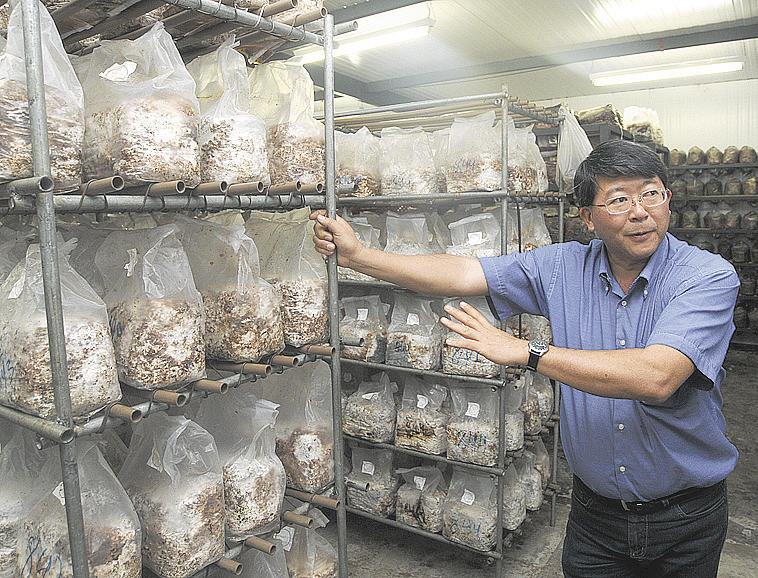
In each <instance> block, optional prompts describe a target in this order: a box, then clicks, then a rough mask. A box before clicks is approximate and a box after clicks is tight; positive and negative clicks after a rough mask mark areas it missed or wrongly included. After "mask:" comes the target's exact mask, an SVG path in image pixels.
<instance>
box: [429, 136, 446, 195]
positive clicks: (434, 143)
mask: <svg viewBox="0 0 758 578" xmlns="http://www.w3.org/2000/svg"><path fill="white" fill-rule="evenodd" d="M429 138H430V139H431V140H430V142H431V147H432V157H434V167H435V169H437V186H438V187H439V192H440V193H442V194H445V193H447V177H446V171H447V163H448V150H449V148H450V129H449V128H443V129H441V130H435V131H434V132H433V133H432V134H431V135H430V137H429Z"/></svg>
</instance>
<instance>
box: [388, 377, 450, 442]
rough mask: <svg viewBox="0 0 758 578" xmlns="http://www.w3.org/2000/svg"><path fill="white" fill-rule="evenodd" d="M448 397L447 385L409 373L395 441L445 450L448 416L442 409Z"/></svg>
mask: <svg viewBox="0 0 758 578" xmlns="http://www.w3.org/2000/svg"><path fill="white" fill-rule="evenodd" d="M446 397H447V388H446V387H444V386H442V385H439V384H437V383H431V382H428V381H422V380H420V379H417V378H415V377H413V376H410V375H408V376H406V377H405V386H404V388H403V403H402V405H401V407H400V409H399V410H398V412H397V427H396V428H395V445H398V446H403V447H406V448H413V449H416V450H419V451H422V452H426V453H429V454H442V453H444V452H445V449H446V448H447V433H446V430H445V426H446V425H447V420H448V416H447V414H446V413H444V412H443V411H442V403H443V402H444V401H445V398H446Z"/></svg>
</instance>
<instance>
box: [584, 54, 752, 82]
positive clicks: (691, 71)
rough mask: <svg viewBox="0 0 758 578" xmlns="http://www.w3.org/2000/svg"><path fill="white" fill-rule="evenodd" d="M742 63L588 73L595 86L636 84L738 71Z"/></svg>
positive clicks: (731, 62)
mask: <svg viewBox="0 0 758 578" xmlns="http://www.w3.org/2000/svg"><path fill="white" fill-rule="evenodd" d="M744 64H745V63H744V62H743V61H741V60H728V61H724V62H709V63H701V64H694V63H693V64H690V65H684V66H669V67H666V68H660V67H656V68H644V69H636V70H627V71H617V72H603V73H598V74H590V80H591V81H592V84H594V85H595V86H613V85H618V84H636V83H638V82H651V81H655V80H668V79H673V78H689V77H691V76H704V75H707V74H723V73H726V72H738V71H740V70H742V67H743V66H744Z"/></svg>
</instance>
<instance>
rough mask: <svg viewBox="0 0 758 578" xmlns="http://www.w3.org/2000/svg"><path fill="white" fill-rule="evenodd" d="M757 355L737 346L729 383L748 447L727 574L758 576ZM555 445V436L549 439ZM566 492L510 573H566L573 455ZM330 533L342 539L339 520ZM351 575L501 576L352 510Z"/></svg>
mask: <svg viewBox="0 0 758 578" xmlns="http://www.w3.org/2000/svg"><path fill="white" fill-rule="evenodd" d="M755 360H756V354H755V353H754V352H751V351H739V350H731V351H730V352H729V354H728V356H727V359H726V362H725V367H726V369H727V377H726V380H725V382H724V384H723V386H722V391H723V395H724V414H725V415H726V421H727V434H728V436H729V438H730V440H731V441H732V443H734V444H735V445H736V446H737V448H738V449H739V451H740V461H739V463H738V464H737V469H736V470H735V471H734V473H733V474H732V475H731V476H730V478H729V480H728V488H729V511H730V513H729V530H728V535H727V541H726V544H725V546H724V551H723V554H722V557H721V567H720V569H719V578H756V577H758V498H757V497H756V490H758V451H757V447H756V445H757V444H756V438H758V420H757V419H756V416H757V414H758V412H757V411H756V408H758V372H756V371H755V368H756V363H755ZM546 445H547V447H548V448H549V447H551V446H552V443H550V444H547V443H546ZM558 477H559V479H558V481H559V484H560V485H561V491H560V492H559V495H558V497H557V500H556V523H555V526H553V527H551V526H550V504H549V503H548V502H546V503H545V504H543V506H542V508H541V509H540V510H539V511H538V512H535V513H533V514H532V515H531V516H530V518H529V519H527V521H526V522H524V524H523V525H522V534H521V536H519V537H517V538H516V539H515V540H514V542H513V544H512V545H511V547H510V548H508V549H507V550H506V552H505V563H504V564H503V574H502V576H503V577H507V578H559V577H561V576H563V574H562V572H561V548H562V545H563V536H564V529H565V526H566V519H567V517H568V512H569V507H570V506H569V495H570V493H569V492H570V488H571V477H570V473H569V470H568V467H567V466H566V461H565V459H563V458H562V457H561V461H560V462H559V476H558ZM325 535H326V536H327V537H328V538H329V539H330V540H331V541H332V542H334V543H336V524H329V526H328V527H327V528H326V529H325ZM348 540H349V547H348V558H349V565H350V574H351V576H355V577H357V578H387V577H398V578H406V577H407V578H411V577H429V578H453V577H455V578H458V577H461V576H476V577H479V576H481V577H483V578H484V577H494V576H495V574H496V572H495V570H494V568H492V567H488V566H487V565H486V562H485V560H484V558H483V557H480V556H476V555H474V554H469V553H468V552H466V551H463V550H460V549H458V548H455V547H450V546H448V545H446V544H441V543H439V542H436V541H434V540H430V539H427V538H424V537H421V536H417V535H415V534H412V533H410V532H405V531H402V530H397V529H395V528H391V527H388V526H385V525H383V524H378V523H375V522H372V521H370V520H366V519H364V518H360V517H357V516H351V515H348Z"/></svg>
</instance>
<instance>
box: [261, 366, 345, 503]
mask: <svg viewBox="0 0 758 578" xmlns="http://www.w3.org/2000/svg"><path fill="white" fill-rule="evenodd" d="M255 385H256V390H255V391H256V395H257V396H258V397H259V398H263V399H268V400H271V401H273V402H274V403H278V404H279V405H280V407H279V418H278V419H277V422H276V455H278V456H279V459H280V460H281V461H282V464H283V465H284V469H285V471H286V472H287V486H290V487H293V488H296V489H298V490H302V491H304V492H312V493H318V492H320V491H322V490H323V489H324V488H326V487H327V486H328V485H329V484H331V483H332V482H333V481H334V455H333V451H334V434H333V430H332V389H331V370H330V369H329V366H328V365H327V363H326V362H324V361H317V362H314V363H308V364H306V365H304V366H302V367H295V368H293V369H290V370H287V371H286V372H285V373H284V374H282V375H281V376H279V375H276V376H274V375H272V376H270V377H267V378H266V379H263V380H260V381H259V382H256V384H255Z"/></svg>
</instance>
